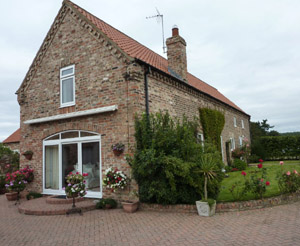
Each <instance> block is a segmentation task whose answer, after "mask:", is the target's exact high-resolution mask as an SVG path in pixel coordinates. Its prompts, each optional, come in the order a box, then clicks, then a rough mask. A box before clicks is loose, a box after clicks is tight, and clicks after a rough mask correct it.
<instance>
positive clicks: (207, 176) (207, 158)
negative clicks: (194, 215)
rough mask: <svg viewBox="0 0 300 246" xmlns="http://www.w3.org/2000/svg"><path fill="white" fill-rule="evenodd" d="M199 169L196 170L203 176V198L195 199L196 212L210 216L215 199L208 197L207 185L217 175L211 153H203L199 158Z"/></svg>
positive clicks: (214, 208) (214, 207)
mask: <svg viewBox="0 0 300 246" xmlns="http://www.w3.org/2000/svg"><path fill="white" fill-rule="evenodd" d="M199 164H200V169H199V170H198V172H199V173H200V174H201V175H202V176H203V178H204V184H203V189H204V199H203V198H202V200H201V201H196V206H197V210H198V214H199V215H200V216H212V215H214V214H215V210H216V201H215V200H213V199H210V198H208V196H207V186H208V184H209V183H210V182H212V181H213V180H214V179H215V178H216V177H217V172H218V166H217V164H216V162H215V160H214V158H213V157H212V155H211V154H203V155H202V156H201V157H200V159H199Z"/></svg>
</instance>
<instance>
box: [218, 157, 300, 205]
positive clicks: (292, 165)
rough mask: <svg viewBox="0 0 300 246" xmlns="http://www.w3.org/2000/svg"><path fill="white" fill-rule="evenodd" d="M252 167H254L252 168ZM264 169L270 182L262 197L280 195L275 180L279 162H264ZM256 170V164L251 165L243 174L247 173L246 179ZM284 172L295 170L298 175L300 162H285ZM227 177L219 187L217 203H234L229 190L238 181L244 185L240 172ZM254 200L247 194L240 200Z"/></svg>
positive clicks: (231, 173) (279, 168)
mask: <svg viewBox="0 0 300 246" xmlns="http://www.w3.org/2000/svg"><path fill="white" fill-rule="evenodd" d="M252 165H254V166H252ZM263 165H264V167H265V168H267V180H268V181H270V186H268V187H267V191H266V193H265V194H264V197H272V196H277V195H280V191H279V187H278V183H277V180H276V174H277V172H278V171H280V170H281V166H280V165H279V161H268V162H264V164H263ZM254 170H258V168H257V165H256V164H251V166H250V167H248V168H247V169H246V170H245V172H246V173H247V178H249V176H250V172H251V171H254ZM283 170H284V171H291V172H292V171H293V170H297V171H298V172H299V173H300V161H299V160H298V161H285V162H284V165H283ZM228 174H229V177H228V178H225V179H224V180H223V182H222V185H221V192H220V194H219V196H218V199H217V200H218V202H231V201H234V198H233V197H232V194H231V193H230V191H229V189H230V188H231V187H232V185H233V184H234V183H235V182H236V181H238V182H240V183H242V184H243V183H244V177H243V176H242V175H241V171H238V172H230V173H228ZM253 199H255V197H254V195H253V194H250V193H247V195H246V196H245V197H244V198H243V199H242V200H245V201H246V200H253Z"/></svg>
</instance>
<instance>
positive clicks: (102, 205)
mask: <svg viewBox="0 0 300 246" xmlns="http://www.w3.org/2000/svg"><path fill="white" fill-rule="evenodd" d="M107 205H109V206H107ZM117 205H118V203H117V202H116V200H114V199H112V198H104V199H101V200H100V201H99V202H97V204H96V208H97V209H104V208H108V207H110V208H116V207H117Z"/></svg>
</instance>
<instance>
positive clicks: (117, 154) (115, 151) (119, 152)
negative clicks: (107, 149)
mask: <svg viewBox="0 0 300 246" xmlns="http://www.w3.org/2000/svg"><path fill="white" fill-rule="evenodd" d="M113 152H114V154H115V155H116V156H120V155H121V154H122V153H123V150H116V149H114V150H113Z"/></svg>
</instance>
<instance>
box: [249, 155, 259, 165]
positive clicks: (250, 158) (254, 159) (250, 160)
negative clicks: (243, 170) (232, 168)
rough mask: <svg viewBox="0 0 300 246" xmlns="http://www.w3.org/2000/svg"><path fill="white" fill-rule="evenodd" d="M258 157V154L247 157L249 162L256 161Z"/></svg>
mask: <svg viewBox="0 0 300 246" xmlns="http://www.w3.org/2000/svg"><path fill="white" fill-rule="evenodd" d="M259 159H260V157H259V156H258V155H255V154H253V155H250V157H249V163H258V162H259Z"/></svg>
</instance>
